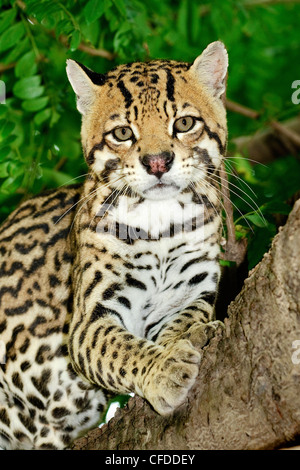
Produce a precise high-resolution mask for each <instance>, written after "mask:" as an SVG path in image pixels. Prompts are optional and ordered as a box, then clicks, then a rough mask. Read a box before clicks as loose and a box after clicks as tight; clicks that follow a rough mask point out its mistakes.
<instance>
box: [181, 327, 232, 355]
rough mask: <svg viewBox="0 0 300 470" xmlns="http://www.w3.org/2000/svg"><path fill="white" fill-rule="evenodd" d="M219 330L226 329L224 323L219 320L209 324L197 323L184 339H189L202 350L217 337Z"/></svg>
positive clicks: (185, 334)
mask: <svg viewBox="0 0 300 470" xmlns="http://www.w3.org/2000/svg"><path fill="white" fill-rule="evenodd" d="M218 328H222V329H224V323H222V322H221V321H219V320H216V321H212V322H209V323H195V324H194V325H192V326H191V327H190V328H189V329H188V330H187V332H186V333H184V335H183V336H182V338H185V339H188V340H189V341H190V342H191V343H192V345H193V346H194V347H195V348H196V349H198V350H200V349H202V348H203V347H204V346H206V344H207V343H208V342H209V341H210V340H211V339H212V338H213V337H214V336H215V334H216V330H217V329H218Z"/></svg>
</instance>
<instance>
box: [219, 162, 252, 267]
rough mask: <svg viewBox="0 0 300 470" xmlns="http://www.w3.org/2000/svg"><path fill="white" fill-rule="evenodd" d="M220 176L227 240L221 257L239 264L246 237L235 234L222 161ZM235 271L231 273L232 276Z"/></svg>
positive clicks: (245, 251) (245, 249)
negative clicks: (238, 236) (241, 237)
mask: <svg viewBox="0 0 300 470" xmlns="http://www.w3.org/2000/svg"><path fill="white" fill-rule="evenodd" d="M220 178H221V193H222V199H223V205H224V210H225V216H226V227H227V240H226V245H225V247H224V249H225V253H223V256H222V258H223V259H225V260H228V261H234V262H235V263H236V266H237V267H238V266H240V265H241V264H242V263H243V261H244V259H245V257H246V253H247V239H246V238H244V239H241V240H237V239H236V236H235V225H234V219H233V208H232V204H231V199H230V191H229V185H228V176H227V172H226V170H225V166H224V163H222V165H221V169H220ZM234 275H235V273H232V276H234Z"/></svg>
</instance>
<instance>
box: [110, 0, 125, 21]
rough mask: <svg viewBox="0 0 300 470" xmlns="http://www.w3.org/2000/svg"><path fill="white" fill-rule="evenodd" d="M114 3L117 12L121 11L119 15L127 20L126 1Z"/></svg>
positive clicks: (120, 0)
mask: <svg viewBox="0 0 300 470" xmlns="http://www.w3.org/2000/svg"><path fill="white" fill-rule="evenodd" d="M112 1H113V4H114V5H115V7H116V8H117V10H118V11H119V13H120V14H121V15H122V16H123V18H126V16H127V15H126V6H125V3H124V0H112Z"/></svg>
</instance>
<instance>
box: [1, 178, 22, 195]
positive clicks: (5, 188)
mask: <svg viewBox="0 0 300 470" xmlns="http://www.w3.org/2000/svg"><path fill="white" fill-rule="evenodd" d="M19 187H20V178H18V179H16V178H14V177H13V176H9V177H8V178H6V180H5V181H4V182H3V183H2V185H1V187H0V189H1V192H3V193H4V194H14V193H15V191H16V190H17V189H18V188H19Z"/></svg>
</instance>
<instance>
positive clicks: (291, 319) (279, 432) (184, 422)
mask: <svg viewBox="0 0 300 470" xmlns="http://www.w3.org/2000/svg"><path fill="white" fill-rule="evenodd" d="M299 239H300V201H297V202H296V204H295V206H294V209H293V211H292V212H291V214H290V216H289V218H288V222H287V224H286V225H285V226H284V227H283V228H281V229H280V230H279V233H278V234H277V236H276V237H275V238H274V240H273V243H272V247H271V249H270V251H269V253H267V254H266V255H265V256H264V258H263V260H262V261H261V262H260V263H259V264H258V265H257V266H256V267H255V268H254V269H253V270H252V272H251V273H250V276H249V278H248V279H247V280H246V281H245V284H244V287H243V289H242V291H241V292H240V294H239V295H238V296H237V298H236V300H235V301H234V302H232V303H231V305H230V307H229V310H228V318H227V319H226V320H225V330H224V331H223V332H222V331H219V332H218V333H217V335H216V336H215V337H214V338H213V339H212V340H211V342H210V344H209V345H208V346H207V347H206V348H205V349H204V355H203V360H202V365H201V368H200V372H199V375H198V378H197V382H196V384H195V386H194V387H193V389H192V390H191V392H190V394H189V396H188V400H187V402H186V404H185V405H184V406H182V407H181V408H180V409H178V410H177V411H176V412H175V413H174V414H173V415H172V416H170V417H168V418H163V417H161V416H159V415H157V414H156V413H155V411H153V410H152V409H151V407H150V406H149V405H148V404H147V402H146V401H144V400H143V399H141V398H140V397H134V398H133V399H131V400H130V401H129V403H128V406H127V407H126V408H124V409H123V410H119V411H118V412H117V414H116V416H115V417H114V418H113V419H112V420H111V421H110V422H109V423H108V424H106V425H104V426H103V427H102V428H101V429H95V430H93V431H91V432H89V433H88V434H87V435H86V436H85V437H83V438H81V439H78V440H77V441H76V442H75V443H74V445H73V449H77V450H78V449H82V450H83V449H95V450H97V449H114V450H116V449H130V450H135V449H151V450H156V449H157V450H158V449H165V450H170V449H182V450H184V449H194V450H196V449H273V448H276V447H278V446H281V445H283V444H285V443H287V442H288V441H290V440H292V439H295V437H296V436H299V435H300V411H299V410H300V395H299V386H300V364H298V363H297V361H295V360H293V352H294V350H293V342H294V341H295V340H300V321H299V318H300V276H299V274H300V244H299Z"/></svg>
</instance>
